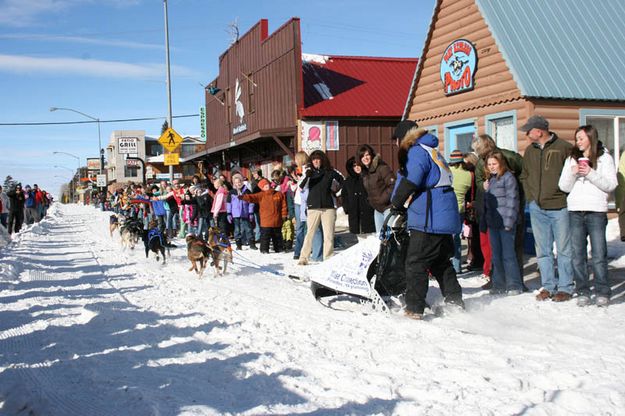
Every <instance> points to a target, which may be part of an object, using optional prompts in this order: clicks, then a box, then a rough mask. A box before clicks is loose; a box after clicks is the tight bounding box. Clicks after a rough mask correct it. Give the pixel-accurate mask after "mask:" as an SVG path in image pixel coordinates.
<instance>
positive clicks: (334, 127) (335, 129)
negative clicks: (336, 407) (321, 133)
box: [326, 121, 339, 150]
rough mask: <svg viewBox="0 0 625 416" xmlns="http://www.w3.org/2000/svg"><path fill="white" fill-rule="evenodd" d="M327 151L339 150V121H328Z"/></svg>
mask: <svg viewBox="0 0 625 416" xmlns="http://www.w3.org/2000/svg"><path fill="white" fill-rule="evenodd" d="M326 150H339V122H338V121H326Z"/></svg>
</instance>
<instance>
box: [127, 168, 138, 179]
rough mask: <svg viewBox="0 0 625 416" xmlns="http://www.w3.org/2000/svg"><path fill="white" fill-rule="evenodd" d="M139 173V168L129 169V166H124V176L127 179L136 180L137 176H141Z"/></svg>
mask: <svg viewBox="0 0 625 416" xmlns="http://www.w3.org/2000/svg"><path fill="white" fill-rule="evenodd" d="M138 172H139V169H138V168H129V167H128V166H124V176H125V177H126V178H136V177H137V176H139V173H138Z"/></svg>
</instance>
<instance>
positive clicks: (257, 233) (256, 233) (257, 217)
mask: <svg viewBox="0 0 625 416" xmlns="http://www.w3.org/2000/svg"><path fill="white" fill-rule="evenodd" d="M254 223H255V224H256V225H255V226H254V240H255V241H260V215H259V214H258V212H255V213H254Z"/></svg>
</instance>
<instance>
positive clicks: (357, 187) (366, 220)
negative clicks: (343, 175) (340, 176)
mask: <svg viewBox="0 0 625 416" xmlns="http://www.w3.org/2000/svg"><path fill="white" fill-rule="evenodd" d="M345 169H346V170H347V179H345V181H344V182H343V189H342V190H341V200H342V201H343V211H344V212H345V214H347V218H348V220H349V232H350V233H352V234H369V233H373V232H375V221H374V219H373V211H374V210H373V207H372V206H371V204H369V201H368V199H367V191H366V190H365V186H364V184H363V182H362V176H361V172H362V168H361V167H360V165H359V164H358V163H357V162H356V158H355V157H350V158H349V159H348V160H347V163H346V164H345Z"/></svg>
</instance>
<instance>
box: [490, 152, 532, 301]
mask: <svg viewBox="0 0 625 416" xmlns="http://www.w3.org/2000/svg"><path fill="white" fill-rule="evenodd" d="M486 170H487V171H486V172H485V177H487V178H489V179H488V180H486V181H484V191H485V193H484V218H485V220H486V221H485V224H486V227H487V228H488V236H489V239H490V245H491V249H492V262H493V266H494V272H493V286H492V289H491V293H492V294H502V293H506V290H507V293H508V295H520V294H521V293H523V280H522V277H521V273H520V270H519V265H518V262H517V259H516V251H515V249H514V235H515V230H516V223H517V221H518V218H519V189H518V185H517V181H516V178H515V177H514V175H513V174H512V173H511V172H510V170H509V169H508V165H507V164H506V160H505V158H504V156H503V154H502V153H501V152H497V151H496V152H493V153H491V154H489V155H488V157H487V158H486Z"/></svg>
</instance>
